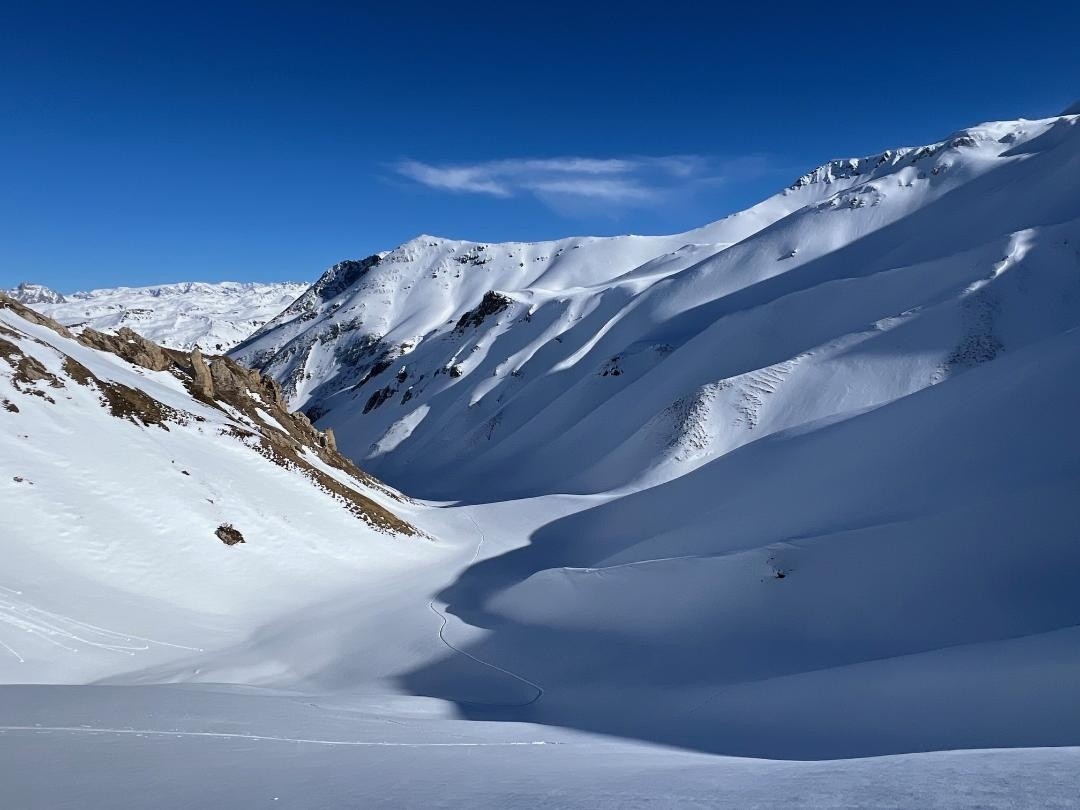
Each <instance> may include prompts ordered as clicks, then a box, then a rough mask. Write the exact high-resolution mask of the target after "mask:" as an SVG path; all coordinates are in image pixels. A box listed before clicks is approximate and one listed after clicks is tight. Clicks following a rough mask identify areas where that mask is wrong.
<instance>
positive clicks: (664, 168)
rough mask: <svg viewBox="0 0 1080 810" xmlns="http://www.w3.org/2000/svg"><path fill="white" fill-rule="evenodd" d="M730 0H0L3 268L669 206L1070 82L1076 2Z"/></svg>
mask: <svg viewBox="0 0 1080 810" xmlns="http://www.w3.org/2000/svg"><path fill="white" fill-rule="evenodd" d="M725 5H727V4H722V3H683V2H679V1H678V0H664V1H663V2H655V1H654V2H652V3H650V4H648V5H645V4H641V5H640V6H639V5H638V4H635V3H632V2H631V3H624V4H622V5H621V6H618V7H616V6H614V5H612V6H610V7H604V8H602V7H600V6H599V5H598V4H594V3H589V2H584V1H583V0H577V2H573V3H563V2H556V1H553V2H546V3H535V4H534V3H525V4H518V3H512V2H507V3H494V2H493V3H467V2H463V3H449V2H447V3H443V4H438V5H436V4H426V3H410V2H397V3H395V2H392V1H390V0H383V1H382V2H379V3H370V4H368V3H363V2H353V3H346V2H341V3H334V2H318V1H317V0H312V2H275V1H274V0H262V2H258V3H254V2H253V3H241V2H228V1H227V0H223V2H217V3H206V4H202V3H198V2H192V3H164V2H156V1H155V0H143V1H141V2H137V3H134V2H133V3H128V2H122V0H120V1H115V2H108V3H104V2H102V3H98V2H93V1H92V0H90V1H86V0H84V1H83V2H67V3H60V2H50V0H30V1H29V2H22V1H21V0H14V2H13V0H7V2H4V3H2V4H0V122H2V126H0V160H2V164H0V165H2V166H3V172H2V175H0V287H3V286H9V285H12V284H14V283H15V282H17V281H21V280H24V279H31V280H35V281H39V282H42V283H45V284H49V285H51V286H54V287H57V288H58V289H61V290H63V291H71V290H74V289H81V288H88V287H93V286H112V285H116V284H152V283H159V282H164V281H178V280H189V279H201V280H219V279H239V280H263V279H265V280H276V279H305V278H313V277H315V276H316V275H317V274H318V273H319V272H320V271H321V270H322V268H324V267H325V266H326V265H328V264H331V263H333V262H335V261H337V260H339V259H342V258H346V257H359V256H363V255H367V254H369V253H372V252H374V251H376V250H380V249H388V248H392V247H393V246H395V245H396V244H398V243H400V242H402V241H404V240H406V239H408V238H410V237H412V236H414V235H416V234H418V233H421V232H425V233H435V234H439V235H443V236H451V237H459V238H472V239H481V240H488V241H496V240H506V239H527V240H532V239H543V238H551V237H557V236H565V235H569V234H572V233H604V234H609V233H627V232H633V233H661V232H674V231H678V230H685V229H688V228H691V227H695V226H697V225H700V224H703V223H705V222H707V221H711V220H713V219H718V218H719V217H721V216H723V215H725V214H727V213H730V212H731V211H734V210H738V209H739V208H743V207H745V206H747V205H749V204H751V203H753V202H755V201H757V200H758V199H760V198H762V197H764V196H767V195H768V194H771V193H773V192H774V191H775V190H778V189H779V188H781V187H782V186H783V185H785V184H787V183H789V182H790V181H791V180H792V179H794V177H796V176H797V175H799V174H801V173H802V172H803V171H805V170H807V169H809V168H811V167H812V166H814V165H817V164H819V163H822V162H824V161H825V160H827V159H830V158H833V157H842V156H853V155H860V154H863V153H870V152H873V151H876V150H880V149H884V148H887V147H890V146H897V145H905V144H917V143H921V142H928V141H933V140H936V139H939V138H942V137H944V136H946V135H948V134H949V133H950V132H951V131H953V130H955V129H957V128H959V127H962V126H964V125H967V124H971V123H976V122H978V121H981V120H988V119H995V118H1016V117H1021V116H1023V117H1029V118H1034V117H1039V116H1045V115H1052V114H1055V113H1057V112H1059V111H1060V110H1061V109H1062V108H1064V107H1065V106H1067V105H1068V104H1070V103H1072V102H1073V101H1075V100H1077V98H1078V97H1080V47H1078V45H1077V36H1078V34H1080V11H1078V10H1076V8H1075V7H1076V4H1072V3H1064V2H1053V3H1038V2H1026V3H1023V4H1021V5H1017V4H1008V5H1006V4H1004V3H997V2H993V1H992V0H988V2H983V3H978V4H972V3H964V2H951V3H934V4H929V5H927V4H880V3H867V2H862V3H858V4H850V5H848V4H844V3H828V4H818V3H791V4H783V3H749V4H739V5H738V6H737V7H735V6H733V7H731V8H725ZM569 158H579V159H586V160H578V161H570V160H568V159H569ZM616 160H618V161H619V162H613V161H616Z"/></svg>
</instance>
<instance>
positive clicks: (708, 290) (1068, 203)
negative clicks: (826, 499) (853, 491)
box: [235, 116, 1080, 498]
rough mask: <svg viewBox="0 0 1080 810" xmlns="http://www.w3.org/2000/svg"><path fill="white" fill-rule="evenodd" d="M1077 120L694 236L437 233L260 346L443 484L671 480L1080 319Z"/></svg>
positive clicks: (284, 370) (1036, 124) (292, 377)
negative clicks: (505, 237) (1079, 300)
mask: <svg viewBox="0 0 1080 810" xmlns="http://www.w3.org/2000/svg"><path fill="white" fill-rule="evenodd" d="M1077 121H1078V119H1077V117H1076V116H1064V117H1059V118H1053V119H1046V120H1041V121H1019V122H1000V123H990V124H985V125H982V126H976V127H971V128H970V129H967V130H964V131H962V132H959V133H956V134H955V135H953V136H952V137H950V138H948V139H946V140H944V141H942V142H940V143H937V144H933V145H930V146H926V147H921V148H917V149H896V150H891V151H888V152H885V153H883V154H880V155H874V156H871V157H866V158H862V159H857V160H838V161H833V162H832V163H829V164H826V165H825V166H822V167H820V168H819V169H817V170H815V171H813V172H811V173H809V174H807V175H806V176H804V177H802V178H800V179H799V180H798V181H796V182H795V183H794V184H793V185H792V186H791V187H790V188H788V189H786V190H784V191H783V192H782V193H780V194H778V195H776V196H775V197H772V198H770V199H768V200H766V201H764V202H763V203H761V204H759V205H757V206H755V207H754V208H752V209H750V210H748V211H746V212H743V213H741V214H736V215H734V216H731V217H728V218H727V219H724V220H721V221H719V222H716V223H714V224H712V225H709V226H706V227H704V228H701V229H699V230H697V231H691V232H689V233H686V234H680V235H677V236H672V237H620V238H612V239H592V238H583V239H566V240H562V241H558V242H549V243H535V244H517V243H513V244H477V243H473V242H457V241H448V240H444V239H437V238H434V237H427V236H424V237H418V238H417V239H415V240H413V241H411V242H409V243H407V244H405V245H403V246H401V247H400V248H398V249H396V250H394V251H391V252H389V253H387V254H384V255H381V256H374V257H371V258H370V259H367V260H364V261H363V262H349V263H343V264H342V265H338V266H336V267H334V268H332V269H331V270H330V271H328V272H327V274H326V275H325V276H324V277H323V278H322V279H321V280H320V281H319V282H318V283H317V284H316V285H315V286H313V287H312V288H311V289H310V290H309V291H308V292H307V293H306V294H304V295H303V296H301V297H300V298H299V299H298V300H297V302H296V303H295V304H294V305H293V306H292V307H290V308H289V309H288V310H286V311H285V312H284V313H283V314H281V315H280V316H278V317H277V318H275V319H274V320H272V321H271V322H269V323H268V324H267V325H266V326H264V327H263V328H262V329H261V330H260V331H259V332H258V333H257V334H256V335H255V336H254V337H253V338H251V339H250V340H248V341H247V342H245V343H244V344H243V345H242V346H241V347H239V348H238V349H237V350H236V352H235V356H236V357H238V358H240V359H241V360H242V361H244V362H246V363H249V364H253V365H256V366H258V367H260V368H262V369H264V370H267V371H268V372H270V373H272V374H273V375H275V376H276V377H277V378H278V379H279V380H280V381H281V383H282V385H283V387H284V388H285V391H286V394H287V396H289V397H290V399H291V402H292V403H293V404H294V405H295V406H297V407H302V408H304V409H305V410H306V411H307V412H308V413H309V415H311V416H312V417H313V418H315V419H316V421H318V422H319V424H323V425H332V426H334V428H335V430H336V431H337V433H338V438H339V441H340V443H341V445H342V447H343V448H344V449H345V451H346V452H347V453H348V454H349V455H351V456H352V457H353V458H354V459H356V460H358V461H359V462H361V463H363V464H365V465H367V466H369V467H370V468H371V469H372V470H373V471H375V472H377V473H378V474H380V475H382V476H384V477H385V478H387V479H388V480H390V481H393V482H394V483H395V484H397V485H400V486H403V487H405V488H408V489H410V490H411V491H413V492H415V493H417V494H426V495H436V496H446V497H467V498H476V497H487V496H490V497H505V496H509V495H515V496H520V495H535V494H542V493H550V492H579V493H587V492H604V491H609V490H611V489H614V488H620V487H632V488H640V487H643V486H648V485H652V484H656V483H659V482H662V481H666V480H670V479H673V478H677V477H679V476H682V475H685V474H687V473H689V472H690V471H691V470H693V469H694V468H696V467H698V466H700V465H702V464H705V463H707V462H709V461H711V460H714V459H717V458H720V457H723V456H724V455H725V454H728V453H730V452H732V451H733V450H735V449H737V448H738V447H740V446H742V445H745V444H747V443H750V442H753V441H756V440H759V439H761V438H763V437H765V436H768V435H770V434H774V433H776V432H778V431H784V430H789V429H793V428H797V427H798V426H800V425H807V424H811V423H814V422H815V421H817V420H822V419H837V418H842V417H844V416H851V415H854V414H857V413H859V412H860V411H863V410H865V409H868V408H875V407H879V406H881V405H884V404H886V403H889V402H892V401H895V400H898V399H901V398H903V397H906V396H908V395H910V394H912V393H914V392H916V391H919V390H922V389H924V388H927V387H929V386H932V385H934V384H936V383H940V382H943V381H947V380H951V379H953V378H955V377H957V376H959V375H961V374H963V373H965V372H967V371H970V370H972V369H975V368H977V367H979V366H981V365H983V364H985V363H988V362H990V361H992V360H994V359H996V358H998V357H1001V356H1004V355H1007V354H1009V353H1011V352H1016V351H1019V350H1020V349H1022V348H1023V347H1025V346H1029V345H1033V344H1036V343H1038V342H1039V341H1042V340H1045V339H1048V338H1051V337H1054V336H1059V335H1061V334H1062V333H1063V332H1064V331H1065V330H1067V329H1069V328H1071V327H1072V326H1073V325H1074V324H1076V323H1077V321H1078V310H1077V307H1076V305H1075V300H1074V298H1073V297H1072V296H1074V295H1075V293H1076V283H1077V272H1076V260H1077V259H1076V255H1077V254H1076V250H1077V244H1076V218H1077V216H1078V215H1080V194H1078V193H1077V185H1076V182H1075V180H1076V178H1077V177H1080V128H1078V124H1077Z"/></svg>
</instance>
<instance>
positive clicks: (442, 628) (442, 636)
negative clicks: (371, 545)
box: [428, 514, 544, 709]
mask: <svg viewBox="0 0 1080 810" xmlns="http://www.w3.org/2000/svg"><path fill="white" fill-rule="evenodd" d="M466 517H467V518H468V519H469V520H470V521H471V522H472V525H473V526H474V527H475V528H476V533H477V535H479V538H480V539H479V541H478V542H477V543H476V551H474V552H473V555H472V559H471V560H469V565H468V566H466V567H471V566H472V565H473V564H474V563H475V562H476V561H477V559H479V557H480V549H481V548H482V547H483V545H484V540H485V536H484V530H483V529H481V528H480V524H479V523H477V522H476V519H475V518H474V517H473V516H472V515H468V514H467V515H466ZM428 607H429V608H430V609H431V612H432V613H434V614H435V615H436V616H438V617H439V619H441V620H442V624H440V625H439V641H441V642H442V643H443V644H444V645H446V647H447V648H449V649H451V650H453V651H454V652H456V653H458V654H459V655H464V656H465V657H466V658H469V659H471V660H473V661H475V662H476V663H478V664H480V665H481V666H485V667H487V668H488V669H493V670H495V671H496V672H501V673H502V674H503V675H509V676H510V677H511V678H513V679H514V680H516V681H520V682H521V683H523V684H525V685H526V686H528V687H530V688H532V689H535V690H536V696H535V697H534V698H533V699H532V700H528V701H526V702H525V703H485V704H482V705H485V706H493V707H494V706H498V707H502V708H507V709H523V708H525V707H526V706H532V705H533V704H534V703H536V702H537V701H539V700H540V698H542V697H543V696H544V687H542V686H540V685H539V684H536V683H533V682H532V681H530V680H529V679H528V678H524V677H522V676H521V675H518V674H517V673H515V672H511V671H510V670H508V669H503V668H502V667H500V666H498V665H496V664H492V663H489V662H487V661H484V660H482V659H480V658H477V657H476V656H475V655H473V654H472V653H469V652H466V651H465V650H463V649H461V648H460V647H455V646H454V645H453V644H452V643H450V641H449V640H448V639H447V638H446V623H447V621H448V618H447V615H446V613H445V612H444V611H441V610H439V609H438V608H437V607H435V600H434V599H431V600H429V601H428Z"/></svg>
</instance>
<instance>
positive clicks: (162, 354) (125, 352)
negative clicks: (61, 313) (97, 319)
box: [78, 326, 174, 371]
mask: <svg viewBox="0 0 1080 810" xmlns="http://www.w3.org/2000/svg"><path fill="white" fill-rule="evenodd" d="M78 340H79V342H80V343H82V344H84V345H86V346H90V347H91V348H94V349H101V350H102V351H106V352H111V353H112V354H115V355H117V356H118V357H122V358H124V359H125V360H127V361H128V362H129V363H134V364H135V365H137V366H142V367H143V368H148V369H151V370H153V371H166V370H168V369H169V368H170V367H171V366H172V365H173V362H174V361H173V358H172V357H171V356H169V355H167V354H166V350H165V349H162V348H161V347H160V346H158V345H157V344H156V343H151V342H150V341H149V340H147V339H146V338H144V337H142V336H141V335H139V334H138V333H137V332H135V331H133V330H131V329H129V328H128V327H126V326H124V327H121V328H120V329H119V330H118V331H117V333H116V334H115V335H107V334H105V333H104V332H98V331H97V330H96V329H84V330H83V331H82V333H81V334H80V335H79V337H78Z"/></svg>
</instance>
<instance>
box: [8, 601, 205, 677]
mask: <svg viewBox="0 0 1080 810" xmlns="http://www.w3.org/2000/svg"><path fill="white" fill-rule="evenodd" d="M22 595H23V594H22V591H18V590H15V589H13V588H7V587H5V586H3V585H0V624H6V625H8V626H10V627H13V628H14V629H16V630H19V631H22V632H23V633H29V634H30V635H32V636H34V637H36V638H38V639H40V640H42V641H45V642H48V643H49V644H52V645H53V646H56V647H59V648H61V649H63V650H67V651H68V652H70V653H78V652H79V648H78V647H77V646H69V645H71V644H75V645H79V644H82V645H85V646H87V647H96V648H98V649H101V650H108V651H109V652H115V653H119V654H121V655H135V654H136V653H137V652H141V651H144V650H149V649H150V647H151V646H152V645H157V646H160V647H172V648H174V649H177V650H190V651H191V652H203V650H201V649H200V648H198V647H187V646H184V645H183V644H172V643H170V642H168V641H158V640H156V639H152V638H144V637H142V636H136V635H132V634H130V633H119V632H116V631H115V630H109V629H108V628H105V627H99V626H97V625H94V624H89V623H87V622H82V621H79V620H78V619H73V618H71V617H70V616H65V615H63V614H61V613H53V612H52V611H49V610H43V609H42V608H39V607H35V606H34V605H31V604H30V603H29V602H27V601H26V600H24V599H20V598H19V597H21V596H22ZM65 642H66V643H65ZM0 647H3V648H4V649H5V650H7V651H8V652H9V653H11V654H12V655H13V656H14V657H15V658H16V659H17V660H18V662H19V663H20V664H23V663H26V659H25V658H24V657H23V656H22V655H21V654H20V653H19V651H18V650H16V649H15V648H14V647H12V646H11V645H10V644H7V643H6V642H4V641H0Z"/></svg>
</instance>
